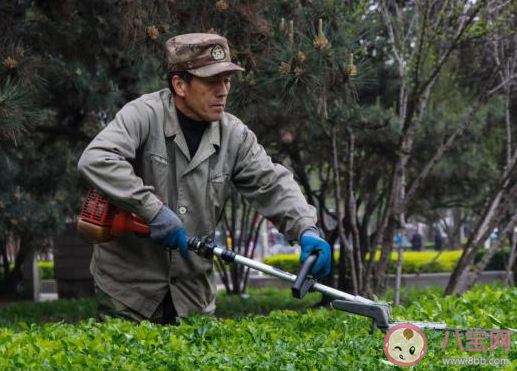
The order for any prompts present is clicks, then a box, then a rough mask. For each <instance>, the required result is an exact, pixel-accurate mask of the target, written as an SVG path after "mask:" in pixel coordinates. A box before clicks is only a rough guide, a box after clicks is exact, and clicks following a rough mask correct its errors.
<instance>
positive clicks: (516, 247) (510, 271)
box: [504, 228, 517, 286]
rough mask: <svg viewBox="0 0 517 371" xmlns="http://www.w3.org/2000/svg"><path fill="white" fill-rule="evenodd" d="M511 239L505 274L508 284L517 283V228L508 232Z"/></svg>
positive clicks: (505, 280) (505, 281)
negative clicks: (516, 272)
mask: <svg viewBox="0 0 517 371" xmlns="http://www.w3.org/2000/svg"><path fill="white" fill-rule="evenodd" d="M508 238H509V240H510V257H509V258H508V264H507V266H506V272H505V275H504V283H505V284H506V285H508V286H514V285H515V274H514V272H515V268H516V267H515V258H516V257H517V233H516V232H515V228H514V230H513V231H511V232H510V233H509V234H508Z"/></svg>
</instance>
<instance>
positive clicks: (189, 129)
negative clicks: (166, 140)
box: [176, 107, 209, 159]
mask: <svg viewBox="0 0 517 371" xmlns="http://www.w3.org/2000/svg"><path fill="white" fill-rule="evenodd" d="M176 112H177V114H178V120H179V124H180V127H181V131H183V135H184V136H185V140H186V142H187V147H188V151H189V152H190V158H191V159H192V158H194V155H195V154H196V152H197V149H198V148H199V144H200V143H201V138H203V133H204V132H205V129H206V128H207V127H208V124H209V123H208V122H206V121H196V120H192V119H191V118H189V117H187V116H185V115H184V114H183V112H181V111H180V110H179V109H178V108H177V107H176Z"/></svg>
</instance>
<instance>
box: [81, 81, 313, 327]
mask: <svg viewBox="0 0 517 371" xmlns="http://www.w3.org/2000/svg"><path fill="white" fill-rule="evenodd" d="M78 170H79V172H80V174H81V175H82V176H83V177H84V178H86V179H87V180H88V182H89V183H90V184H92V185H93V186H94V187H95V188H97V189H98V190H100V191H101V192H103V193H104V194H105V195H106V196H107V197H108V198H109V199H110V200H111V201H112V202H113V203H114V204H116V205H118V206H119V207H121V208H124V209H126V210H128V211H131V212H134V213H135V214H137V215H139V216H141V217H142V218H143V219H144V220H145V221H146V222H149V221H151V220H152V219H153V218H154V216H155V215H156V214H157V212H158V210H159V209H160V208H161V206H162V204H165V205H167V206H168V207H169V208H170V209H171V210H173V211H174V212H176V213H177V214H178V216H179V217H180V219H181V220H182V221H183V223H184V225H185V229H186V233H187V236H198V237H201V236H204V235H213V233H214V231H215V227H216V224H217V221H218V219H219V217H220V216H221V213H222V211H223V206H224V203H225V199H226V198H227V196H228V195H229V191H230V183H231V184H233V186H234V187H235V189H237V191H238V192H240V193H241V194H242V195H243V196H244V197H245V198H246V199H247V200H248V201H249V202H250V203H251V204H252V205H253V207H255V208H256V209H257V210H258V211H259V212H260V213H261V214H262V215H264V216H265V217H267V218H268V219H270V220H271V221H273V223H275V224H276V226H277V227H278V228H279V229H280V231H282V232H283V233H285V234H286V236H287V238H288V239H289V240H291V241H294V240H298V239H299V237H300V234H301V232H303V231H304V230H305V229H307V228H315V225H316V212H315V209H314V208H313V207H312V206H310V205H308V204H307V202H306V200H305V198H304V196H303V195H302V192H301V191H300V188H299V186H298V185H297V183H296V182H295V181H294V179H293V175H292V174H291V173H290V172H289V171H288V170H287V169H286V168H285V167H283V166H282V165H279V164H274V163H273V162H272V161H271V159H270V157H269V156H268V155H267V154H266V152H265V151H264V148H263V147H262V146H261V145H259V144H258V143H257V139H256V136H255V135H254V134H253V132H252V131H250V130H249V129H248V127H246V126H245V125H244V124H243V123H242V122H241V121H240V120H239V119H238V118H236V117H235V116H232V115H231V114H228V113H224V115H223V117H222V119H221V120H220V121H218V122H212V123H210V125H209V126H208V127H207V129H206V130H205V132H204V134H203V137H202V139H201V143H200V145H199V148H198V150H197V152H196V154H195V155H194V157H193V158H190V154H189V150H188V147H187V143H186V141H185V137H184V136H183V133H182V131H181V128H180V126H179V123H178V118H177V115H176V110H175V105H174V101H173V97H172V94H171V93H170V91H169V90H168V89H164V90H160V91H157V92H154V93H151V94H146V95H143V96H141V97H140V98H138V99H136V100H134V101H132V102H130V103H128V104H126V105H125V106H124V107H123V108H122V109H121V110H120V111H119V112H118V113H117V115H116V117H115V119H114V120H113V121H111V122H110V123H109V125H108V126H107V127H106V128H105V129H104V130H102V131H101V132H100V133H99V134H98V135H97V136H96V137H95V138H94V139H93V141H92V142H91V143H90V144H89V145H88V147H87V148H86V149H85V151H84V153H83V154H82V156H81V159H80V160H79V164H78ZM90 270H91V272H92V274H93V277H94V279H95V283H96V284H97V285H98V286H99V287H100V288H101V289H102V290H103V291H105V292H106V293H108V294H109V295H111V296H113V297H114V298H116V299H117V300H119V301H121V302H123V303H124V304H126V305H127V306H129V307H130V308H132V309H134V310H136V311H138V312H139V313H141V314H142V315H144V316H146V317H150V316H151V315H152V314H153V312H154V311H155V310H156V308H157V306H158V305H159V304H160V302H161V300H162V299H163V298H164V296H165V294H166V293H167V291H168V290H170V292H171V293H172V297H173V302H174V306H175V309H176V311H177V313H178V315H179V316H181V317H183V316H187V315H188V313H189V312H198V313H211V312H213V311H214V310H215V295H216V284H215V276H214V270H213V261H212V260H209V259H205V258H203V257H200V256H197V255H196V254H195V253H192V252H191V253H190V254H189V260H188V261H187V260H184V259H183V258H182V257H181V256H180V255H179V253H178V252H177V251H172V252H171V253H167V252H166V250H165V249H164V248H162V247H161V246H157V245H156V244H153V242H152V241H151V239H150V238H148V237H139V236H136V235H134V234H132V233H129V234H127V235H125V236H122V237H119V238H117V239H115V240H113V241H110V242H108V243H103V244H99V245H96V246H95V247H94V253H93V258H92V262H91V265H90Z"/></svg>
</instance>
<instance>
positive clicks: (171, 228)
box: [149, 205, 188, 259]
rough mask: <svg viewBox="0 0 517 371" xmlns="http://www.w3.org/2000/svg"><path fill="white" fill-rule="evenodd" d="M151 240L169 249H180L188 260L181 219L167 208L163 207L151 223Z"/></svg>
mask: <svg viewBox="0 0 517 371" xmlns="http://www.w3.org/2000/svg"><path fill="white" fill-rule="evenodd" d="M149 230H150V232H151V233H150V234H151V239H152V240H153V241H154V242H155V243H158V244H160V245H163V246H164V247H166V248H168V249H174V248H178V249H179V250H180V254H181V256H182V257H183V258H184V259H188V245H187V238H186V237H185V227H184V226H183V223H182V222H181V220H180V218H179V217H178V216H177V215H176V214H175V213H174V211H172V210H171V209H169V208H168V207H167V206H165V205H164V206H162V208H161V209H160V211H158V214H156V216H155V217H154V219H153V220H151V222H150V223H149Z"/></svg>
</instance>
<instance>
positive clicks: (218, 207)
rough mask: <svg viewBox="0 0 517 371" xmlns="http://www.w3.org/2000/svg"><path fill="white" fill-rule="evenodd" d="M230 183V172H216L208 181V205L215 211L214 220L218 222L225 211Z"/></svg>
mask: <svg viewBox="0 0 517 371" xmlns="http://www.w3.org/2000/svg"><path fill="white" fill-rule="evenodd" d="M229 183H230V175H229V174H216V175H213V176H212V177H210V180H209V181H208V200H207V202H208V207H209V208H210V209H211V210H212V211H213V214H212V216H213V221H214V222H215V223H217V222H218V221H219V219H220V217H221V214H222V212H223V207H224V204H225V201H226V195H227V193H228V186H229Z"/></svg>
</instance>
